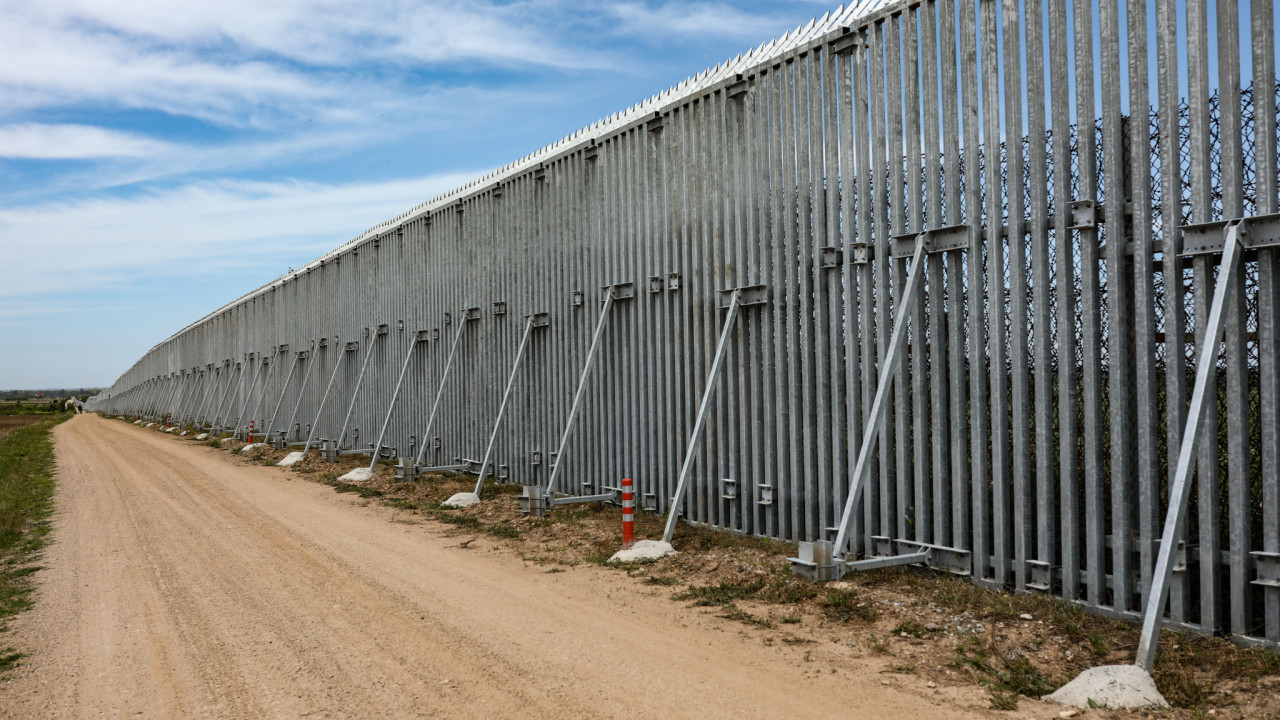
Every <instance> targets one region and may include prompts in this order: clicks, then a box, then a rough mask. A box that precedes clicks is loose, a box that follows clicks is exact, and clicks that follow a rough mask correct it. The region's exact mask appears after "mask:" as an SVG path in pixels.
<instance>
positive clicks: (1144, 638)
mask: <svg viewBox="0 0 1280 720" xmlns="http://www.w3.org/2000/svg"><path fill="white" fill-rule="evenodd" d="M1240 224H1241V221H1240V220H1232V221H1230V222H1229V223H1227V224H1226V226H1225V228H1224V230H1225V234H1226V237H1225V239H1224V241H1223V246H1222V260H1221V262H1220V263H1219V265H1218V280H1217V282H1216V284H1215V285H1214V288H1213V304H1212V305H1210V306H1209V321H1208V323H1207V324H1206V325H1205V329H1204V332H1203V333H1200V350H1199V357H1198V359H1197V361H1196V381H1195V386H1194V387H1193V389H1192V392H1191V408H1190V409H1189V410H1188V411H1187V424H1186V426H1185V427H1184V428H1183V431H1182V444H1181V445H1180V446H1179V447H1178V464H1177V465H1176V466H1175V471H1174V475H1173V482H1172V483H1171V484H1170V486H1169V510H1168V512H1167V513H1166V514H1165V517H1164V529H1163V531H1162V532H1161V534H1160V551H1159V553H1158V554H1157V555H1156V567H1155V571H1154V572H1152V574H1151V591H1150V592H1149V593H1148V595H1147V603H1146V605H1147V607H1146V610H1145V612H1144V613H1143V615H1142V634H1141V635H1140V636H1139V637H1138V652H1137V656H1136V658H1135V660H1134V664H1135V665H1137V666H1138V667H1140V668H1142V669H1143V670H1146V671H1147V672H1150V671H1151V669H1152V667H1153V666H1154V665H1155V660H1156V644H1157V643H1158V642H1159V641H1160V629H1161V626H1162V624H1163V622H1162V621H1163V619H1164V607H1165V602H1166V601H1167V600H1168V597H1169V579H1170V578H1171V577H1172V575H1173V560H1174V551H1175V549H1176V547H1177V545H1178V542H1177V540H1176V539H1175V538H1178V537H1181V536H1182V532H1183V527H1184V525H1185V524H1186V520H1187V500H1188V498H1189V497H1190V495H1191V473H1192V472H1194V471H1195V467H1196V452H1195V451H1196V446H1197V445H1198V444H1199V442H1200V435H1201V429H1202V428H1203V426H1204V421H1205V417H1206V416H1207V415H1208V413H1210V412H1217V401H1216V400H1215V399H1213V398H1206V397H1205V396H1206V395H1207V394H1208V387H1209V380H1210V379H1211V378H1212V377H1213V376H1214V374H1215V370H1216V368H1217V364H1218V343H1219V342H1220V341H1221V340H1222V330H1223V326H1222V316H1223V313H1224V311H1225V309H1226V305H1227V298H1229V297H1231V294H1232V292H1233V291H1234V288H1235V283H1236V282H1238V275H1239V267H1238V265H1239V264H1240V262H1239V255H1240V250H1241V243H1240V238H1239V232H1240ZM1184 254H1186V253H1184Z"/></svg>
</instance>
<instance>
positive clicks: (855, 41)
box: [831, 26, 861, 55]
mask: <svg viewBox="0 0 1280 720" xmlns="http://www.w3.org/2000/svg"><path fill="white" fill-rule="evenodd" d="M840 30H841V31H842V32H843V33H844V34H843V35H841V36H840V37H838V38H836V39H835V40H832V41H831V52H832V53H834V54H836V55H839V54H841V53H847V52H849V51H850V50H853V49H854V48H856V47H858V45H859V44H860V40H861V35H860V34H859V33H856V32H854V31H853V28H851V27H848V26H846V27H842V28H840Z"/></svg>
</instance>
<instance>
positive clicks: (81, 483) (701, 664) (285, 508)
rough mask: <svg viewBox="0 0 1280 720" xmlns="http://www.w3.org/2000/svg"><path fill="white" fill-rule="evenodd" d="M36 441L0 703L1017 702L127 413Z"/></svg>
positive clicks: (437, 712)
mask: <svg viewBox="0 0 1280 720" xmlns="http://www.w3.org/2000/svg"><path fill="white" fill-rule="evenodd" d="M55 437H56V441H57V447H58V456H59V473H60V485H59V494H58V505H57V511H56V515H55V518H54V526H55V538H54V542H53V543H52V544H51V546H50V547H49V548H48V550H47V551H46V553H45V557H44V559H43V562H42V564H43V565H45V566H46V567H47V569H45V570H43V571H42V572H40V573H39V574H38V575H37V583H38V590H39V598H38V602H37V605H36V608H35V609H34V610H32V611H30V612H28V613H25V614H23V615H21V616H19V618H18V619H17V620H16V621H15V622H14V623H13V627H14V629H15V631H16V637H15V640H14V644H15V646H16V647H17V648H18V649H19V650H21V651H23V652H26V653H28V655H29V656H28V658H26V660H24V665H23V666H22V667H20V668H19V669H18V670H17V671H16V672H15V673H14V674H13V675H12V676H11V677H10V678H9V679H8V680H7V681H6V682H4V683H3V684H0V717H6V718H45V717H50V718H52V717H56V718H71V717H125V716H127V717H157V718H171V717H235V718H250V717H301V716H309V717H482V718H505V717H515V716H517V715H519V716H523V717H556V718H560V717H590V718H596V717H618V718H655V717H664V718H665V717H699V718H757V717H758V718H778V717H793V718H822V717H837V716H838V717H865V718H875V719H876V720H891V719H893V718H911V719H912V720H921V719H922V718H962V717H963V718H971V717H1026V716H1027V714H1028V713H1027V712H1026V711H1025V710H1024V711H1022V712H1021V713H1019V714H1017V715H1007V714H1005V713H996V712H993V711H990V710H987V709H985V707H986V704H987V702H988V701H987V697H986V694H985V693H984V692H983V691H981V690H980V689H978V688H965V687H952V688H946V687H940V688H933V689H930V688H927V687H926V686H925V685H924V684H923V681H921V682H914V680H915V679H914V678H906V679H904V678H900V677H897V676H886V675H882V674H880V673H879V670H880V667H881V665H880V664H879V663H874V662H872V661H869V660H861V659H859V658H848V657H847V656H846V655H844V654H842V653H841V652H840V648H839V647H838V646H832V647H831V648H830V649H826V648H824V647H821V646H814V645H809V646H798V647H790V646H785V645H783V646H767V645H763V644H761V643H760V642H759V641H758V640H755V639H753V638H752V637H751V636H750V635H749V634H744V633H743V632H742V631H741V626H740V625H739V624H737V623H734V622H732V621H729V620H723V619H719V618H716V617H714V616H708V615H707V614H705V613H702V612H698V611H695V610H692V609H690V608H688V607H686V606H684V605H681V604H678V603H672V602H671V601H670V600H668V599H667V597H666V596H667V595H668V594H669V590H667V589H663V588H646V587H642V586H638V585H637V584H636V583H635V582H634V581H633V580H631V579H630V578H627V577H626V576H625V575H623V574H621V573H618V572H616V571H611V570H606V569H602V568H598V567H594V566H580V567H574V568H572V569H571V570H570V571H569V572H555V573H548V572H547V571H546V569H545V568H543V567H540V566H537V565H530V564H527V563H524V562H522V561H521V560H520V559H519V558H516V557H512V556H511V555H510V554H509V553H504V552H501V551H500V550H499V549H498V548H497V546H496V545H494V544H493V543H492V542H490V541H488V540H484V539H482V540H479V541H476V542H470V543H467V544H466V545H465V547H462V546H460V545H461V543H459V541H458V538H457V537H456V536H454V535H453V534H452V533H450V532H448V530H447V529H446V528H443V527H442V526H440V525H437V524H435V523H431V522H423V521H420V520H414V519H412V517H407V518H406V516H404V515H403V514H401V513H398V511H396V510H393V509H390V508H386V507H379V506H377V505H376V504H375V505H370V504H368V503H367V502H362V501H361V500H360V499H359V498H358V497H354V496H352V495H349V494H336V493H334V492H333V491H332V490H331V489H330V488H328V487H325V486H322V485H318V484H316V483H312V482H308V481H305V480H301V479H298V478H297V476H296V475H293V474H291V473H289V472H287V471H285V470H281V469H277V468H271V467H262V466H255V465H250V464H246V463H243V462H238V461H235V460H233V459H231V458H229V457H228V456H226V455H225V454H222V453H219V452H218V451H216V450H214V449H213V448H209V447H205V446H202V445H197V444H194V443H179V442H174V441H173V439H172V438H171V437H169V436H166V435H162V434H158V433H153V432H149V431H146V430H143V429H140V428H137V427H134V426H132V425H129V424H126V423H119V422H110V421H107V420H103V419H100V418H98V417H97V416H94V415H78V416H76V417H74V418H72V419H71V420H69V421H68V422H66V423H64V424H62V425H60V426H58V428H57V429H56V430H55ZM1041 714H1043V713H1041Z"/></svg>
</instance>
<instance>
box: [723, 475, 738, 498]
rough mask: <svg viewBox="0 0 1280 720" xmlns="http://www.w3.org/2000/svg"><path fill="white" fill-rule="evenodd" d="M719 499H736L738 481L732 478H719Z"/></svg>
mask: <svg viewBox="0 0 1280 720" xmlns="http://www.w3.org/2000/svg"><path fill="white" fill-rule="evenodd" d="M720 499H721V500H736V499H738V481H737V480H734V479H732V478H721V480H720Z"/></svg>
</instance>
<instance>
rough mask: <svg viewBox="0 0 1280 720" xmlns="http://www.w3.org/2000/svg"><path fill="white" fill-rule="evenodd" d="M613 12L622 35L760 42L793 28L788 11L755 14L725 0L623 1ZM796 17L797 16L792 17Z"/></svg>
mask: <svg viewBox="0 0 1280 720" xmlns="http://www.w3.org/2000/svg"><path fill="white" fill-rule="evenodd" d="M610 12H612V14H613V15H614V16H615V17H616V18H617V20H618V22H619V23H620V25H619V26H618V27H617V28H615V31H616V32H618V33H619V34H634V35H649V36H659V37H662V36H665V37H671V36H673V35H678V36H702V37H706V36H709V35H710V36H717V37H728V38H743V39H745V40H747V41H749V42H750V41H755V42H757V43H758V42H759V41H760V40H763V39H765V38H766V37H769V36H771V35H776V34H778V33H779V31H786V30H789V29H790V26H789V25H788V19H787V18H789V17H791V16H790V15H787V14H782V13H777V12H765V13H753V12H748V11H745V10H742V9H740V8H738V7H735V6H733V5H729V4H726V3H682V2H667V3H663V4H649V3H644V2H622V3H617V4H615V5H612V6H611V7H610ZM791 19H792V20H794V18H791Z"/></svg>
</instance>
